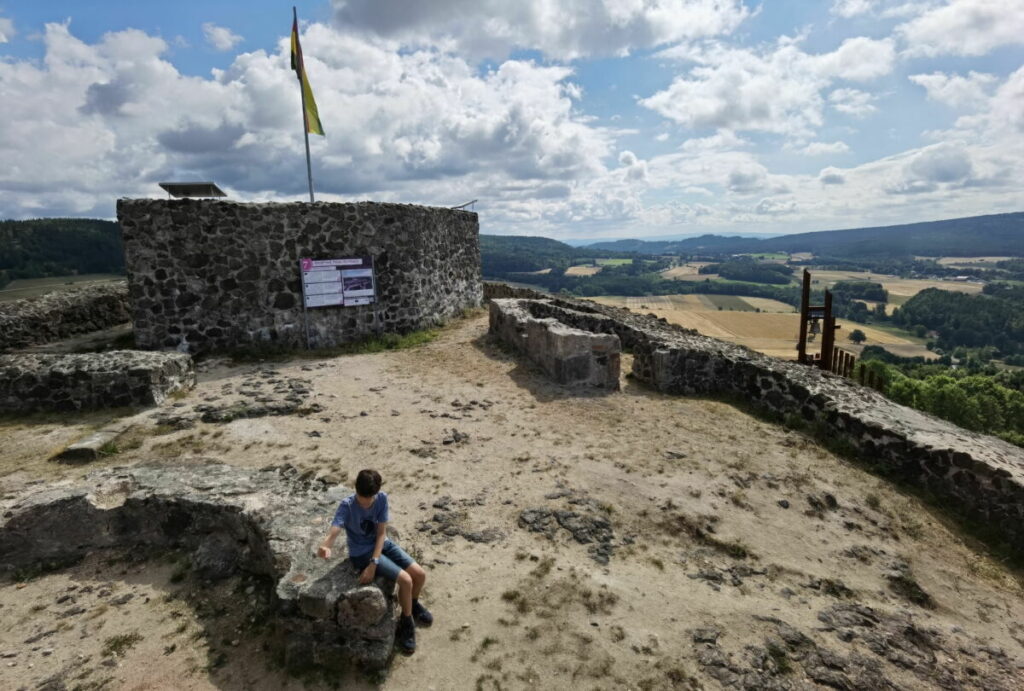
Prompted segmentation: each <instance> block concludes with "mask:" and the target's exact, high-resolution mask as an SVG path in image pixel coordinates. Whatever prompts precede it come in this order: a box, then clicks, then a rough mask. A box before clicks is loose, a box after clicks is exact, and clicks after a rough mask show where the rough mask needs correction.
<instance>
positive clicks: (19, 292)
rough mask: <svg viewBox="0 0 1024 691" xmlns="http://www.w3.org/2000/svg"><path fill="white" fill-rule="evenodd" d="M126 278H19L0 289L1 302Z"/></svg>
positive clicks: (98, 275)
mask: <svg viewBox="0 0 1024 691" xmlns="http://www.w3.org/2000/svg"><path fill="white" fill-rule="evenodd" d="M123 280H124V276H118V275H117V274H81V275H79V276H50V277H48V278H19V279H15V280H13V281H11V282H10V283H8V284H7V285H6V286H4V287H3V288H2V289H0V302H10V301H12V300H20V299H22V298H33V297H39V296H40V295H45V294H46V293H52V292H53V291H55V290H63V289H64V288H66V287H68V286H70V285H91V284H94V283H109V282H111V281H123Z"/></svg>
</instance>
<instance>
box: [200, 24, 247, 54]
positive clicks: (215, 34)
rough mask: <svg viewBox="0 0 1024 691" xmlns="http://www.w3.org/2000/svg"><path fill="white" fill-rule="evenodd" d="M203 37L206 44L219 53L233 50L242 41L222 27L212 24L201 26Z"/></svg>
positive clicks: (239, 37) (229, 30)
mask: <svg viewBox="0 0 1024 691" xmlns="http://www.w3.org/2000/svg"><path fill="white" fill-rule="evenodd" d="M203 37H204V38H205V39H206V42H207V43H209V44H210V45H211V46H213V47H214V48H216V49H217V50H220V51H227V50H231V49H232V48H234V47H235V46H236V45H238V44H239V43H241V42H242V41H243V40H244V39H243V38H242V37H241V36H239V35H238V34H236V33H235V32H233V31H232V30H231V29H228V28H227V27H224V26H217V25H216V24H214V23H213V22H205V23H204V24H203Z"/></svg>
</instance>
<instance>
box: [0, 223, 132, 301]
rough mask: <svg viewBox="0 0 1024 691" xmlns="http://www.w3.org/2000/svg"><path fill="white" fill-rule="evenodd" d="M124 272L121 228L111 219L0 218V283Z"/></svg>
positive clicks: (1, 284) (0, 284)
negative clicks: (24, 219)
mask: <svg viewBox="0 0 1024 691" xmlns="http://www.w3.org/2000/svg"><path fill="white" fill-rule="evenodd" d="M123 272H124V252H123V250H122V246H121V229H120V227H118V225H117V223H114V222H113V221H99V220H95V219H88V218H40V219H35V220H31V221H0V286H3V285H6V284H7V283H8V282H9V281H11V280H14V279H16V278H43V277H46V276H67V275H70V274H96V273H123Z"/></svg>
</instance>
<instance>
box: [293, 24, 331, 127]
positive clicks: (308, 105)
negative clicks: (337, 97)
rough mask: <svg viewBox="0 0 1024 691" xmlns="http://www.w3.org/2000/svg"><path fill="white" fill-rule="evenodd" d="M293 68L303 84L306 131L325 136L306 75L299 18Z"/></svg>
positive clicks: (295, 31) (295, 34) (294, 29)
mask: <svg viewBox="0 0 1024 691" xmlns="http://www.w3.org/2000/svg"><path fill="white" fill-rule="evenodd" d="M292 69H293V70H295V73H296V74H297V75H298V77H299V82H300V83H301V84H302V103H303V106H304V107H305V112H303V114H302V117H303V119H304V120H305V122H306V131H307V132H310V133H312V134H319V135H320V136H323V134H324V128H323V125H321V124H320V113H319V111H317V109H316V101H315V100H314V99H313V89H312V88H311V87H310V86H309V78H308V77H307V76H306V66H305V64H304V63H303V62H302V46H301V45H299V19H298V17H296V18H295V20H294V21H293V23H292Z"/></svg>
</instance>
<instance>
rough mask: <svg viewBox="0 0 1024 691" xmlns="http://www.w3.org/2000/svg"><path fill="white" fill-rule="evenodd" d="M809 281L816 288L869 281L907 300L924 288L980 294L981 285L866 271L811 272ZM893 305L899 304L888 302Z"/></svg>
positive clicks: (904, 300) (890, 293) (891, 294)
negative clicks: (814, 282)
mask: <svg viewBox="0 0 1024 691" xmlns="http://www.w3.org/2000/svg"><path fill="white" fill-rule="evenodd" d="M811 280H812V281H817V282H818V283H817V287H821V285H822V284H825V285H828V286H832V285H834V284H835V283H836V282H837V281H871V282H872V283H881V284H882V287H883V288H885V289H886V290H887V291H889V295H890V296H900V297H902V298H904V299H903V300H902V301H901V302H906V299H907V298H910V297H913V296H914V295H917V294H918V293H920V292H921V291H922V290H925V289H926V288H939V289H941V290H953V291H959V292H961V293H970V294H972V295H973V294H976V293H980V292H981V285H979V284H977V283H958V282H956V281H926V280H922V279H916V278H898V277H896V276H890V275H888V274H876V273H871V272H868V271H813V270H812V271H811ZM890 302H894V303H895V304H901V302H896V301H895V300H890Z"/></svg>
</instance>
